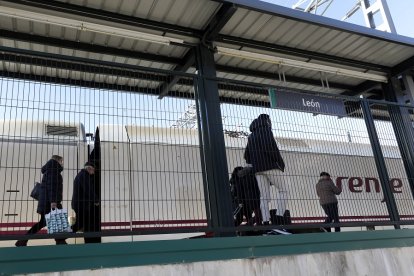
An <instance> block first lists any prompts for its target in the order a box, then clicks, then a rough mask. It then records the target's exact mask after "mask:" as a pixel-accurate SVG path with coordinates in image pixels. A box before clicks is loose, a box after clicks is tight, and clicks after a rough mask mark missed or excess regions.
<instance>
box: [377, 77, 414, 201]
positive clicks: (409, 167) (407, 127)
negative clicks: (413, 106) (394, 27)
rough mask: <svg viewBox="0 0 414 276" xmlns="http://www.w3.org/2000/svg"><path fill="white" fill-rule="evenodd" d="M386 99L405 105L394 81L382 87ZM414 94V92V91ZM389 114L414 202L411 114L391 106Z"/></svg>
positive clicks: (413, 137) (405, 109) (413, 144)
mask: <svg viewBox="0 0 414 276" xmlns="http://www.w3.org/2000/svg"><path fill="white" fill-rule="evenodd" d="M382 89H383V90H384V94H385V95H386V96H385V97H386V99H387V100H389V101H392V102H400V103H402V104H405V102H404V99H400V97H398V95H397V91H396V89H395V88H394V86H393V83H392V79H390V80H389V82H388V83H387V84H383V85H382ZM413 93H414V91H413ZM388 112H389V114H390V120H391V123H392V127H393V129H394V133H395V138H396V139H397V143H398V148H399V150H400V153H401V157H402V160H403V164H404V168H405V172H406V174H407V178H408V183H409V185H410V190H411V195H412V197H413V200H414V141H413V139H414V133H413V125H412V123H411V119H410V114H409V112H408V110H407V108H404V107H400V106H395V105H389V106H388Z"/></svg>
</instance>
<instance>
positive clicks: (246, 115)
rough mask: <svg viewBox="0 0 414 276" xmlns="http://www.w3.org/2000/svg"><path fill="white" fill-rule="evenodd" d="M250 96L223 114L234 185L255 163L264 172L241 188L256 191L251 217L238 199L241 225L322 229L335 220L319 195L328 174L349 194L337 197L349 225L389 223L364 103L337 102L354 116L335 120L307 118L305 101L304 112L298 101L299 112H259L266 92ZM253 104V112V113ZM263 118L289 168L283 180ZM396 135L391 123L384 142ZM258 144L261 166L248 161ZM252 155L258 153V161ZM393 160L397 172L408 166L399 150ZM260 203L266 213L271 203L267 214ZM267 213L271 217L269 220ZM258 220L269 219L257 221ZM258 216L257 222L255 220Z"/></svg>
mask: <svg viewBox="0 0 414 276" xmlns="http://www.w3.org/2000/svg"><path fill="white" fill-rule="evenodd" d="M246 91H249V93H250V96H249V95H246V97H245V98H243V97H241V98H240V99H239V103H238V102H237V101H236V102H235V103H234V104H222V106H221V110H222V114H223V125H224V129H225V131H224V132H225V141H226V147H227V159H228V167H229V178H233V179H234V178H236V175H235V171H237V170H240V168H237V167H244V168H246V167H249V166H252V165H253V167H255V164H252V163H256V165H257V166H258V167H260V168H259V169H258V170H257V169H256V170H254V172H253V177H251V178H250V180H249V181H250V183H248V184H247V183H242V184H240V185H241V186H243V185H244V186H243V187H249V188H244V189H245V191H244V194H242V195H241V196H242V197H243V196H244V197H245V198H246V202H245V203H244V205H247V209H248V210H247V211H246V212H245V213H243V211H240V207H241V206H243V200H240V198H239V199H237V195H236V199H235V207H234V208H235V210H236V211H235V219H236V220H237V219H238V221H237V222H236V224H239V223H242V224H247V225H248V224H250V225H256V224H260V223H261V221H262V220H264V221H268V220H270V223H272V224H276V225H284V227H286V228H289V226H292V225H296V226H297V225H301V227H306V225H309V227H311V226H310V225H313V227H314V226H315V224H319V225H320V226H322V224H321V223H323V222H325V220H326V219H327V216H326V212H324V208H323V206H321V205H324V204H325V203H327V202H328V201H330V202H331V201H332V202H334V201H335V200H334V199H326V198H325V199H324V198H323V197H324V196H322V197H321V196H320V195H318V193H317V183H318V181H319V180H320V173H321V172H328V173H329V174H330V178H331V180H332V182H333V184H334V185H335V186H337V187H339V188H341V189H342V193H341V194H340V195H337V196H336V197H337V200H338V208H339V220H340V222H341V223H342V224H344V225H347V226H357V225H358V224H360V223H369V222H385V223H387V222H389V215H388V211H387V208H386V204H385V203H384V202H383V201H382V199H383V193H382V190H381V186H380V182H379V176H378V173H377V170H376V166H375V160H374V156H373V153H372V148H371V145H370V141H369V137H368V132H367V129H366V126H365V122H364V118H363V116H362V112H361V106H360V104H359V102H358V101H351V100H343V99H341V98H340V97H338V98H336V100H337V101H340V102H342V103H343V104H344V107H345V108H346V115H340V116H338V115H335V114H334V113H332V114H317V113H311V112H303V110H301V107H300V106H299V105H300V104H302V103H303V102H302V103H301V101H302V100H301V98H300V99H299V104H298V103H297V102H295V101H293V100H292V101H291V106H289V105H287V106H285V109H280V108H278V109H272V108H270V106H269V103H268V102H266V101H264V102H263V103H262V106H260V105H258V104H257V99H258V96H257V95H264V94H265V93H266V91H263V88H261V87H254V86H246V87H244V92H246ZM226 93H231V92H229V91H227V92H226ZM234 93H236V92H234ZM275 93H276V95H278V93H279V90H277V89H276V92H275ZM280 93H281V94H283V93H284V91H283V90H280ZM299 95H300V94H299ZM249 97H250V98H249ZM276 97H278V96H276ZM332 98H333V99H334V97H332ZM249 102H251V106H248V105H249ZM254 105H256V106H254ZM260 114H267V115H269V118H270V120H271V131H272V134H271V135H272V136H273V137H274V141H275V144H276V145H277V147H278V149H279V151H280V154H281V156H282V158H283V161H284V164H285V169H284V171H283V172H282V171H281V170H280V169H278V168H277V167H278V164H277V163H280V162H278V161H277V160H275V159H272V158H271V157H269V155H273V156H275V155H276V154H277V149H275V148H272V146H271V143H272V141H270V140H269V139H270V138H269V137H266V134H265V132H264V131H263V128H265V126H263V124H262V125H260V122H258V121H260ZM391 132H392V129H390V123H387V128H386V129H383V131H382V132H380V138H381V140H384V139H388V138H389V136H390V135H391ZM255 133H256V134H255ZM273 137H272V138H273ZM255 139H256V140H257V141H256V143H257V145H256V147H255V151H256V155H257V157H256V159H257V160H246V159H247V158H246V154H247V153H246V152H248V151H249V150H248V149H246V146H247V145H248V144H249V143H251V144H254V142H253V141H254V140H255ZM250 140H252V141H250ZM249 141H250V142H249ZM250 152H252V150H250ZM252 154H254V152H253V153H250V155H252ZM385 158H386V162H387V164H389V165H390V166H394V167H395V166H399V165H400V163H401V159H398V158H399V157H398V147H397V146H395V145H392V146H391V145H390V148H389V151H388V152H387V153H386V154H385ZM250 159H252V158H250ZM249 163H250V164H249ZM395 168H397V167H395ZM253 169H255V168H253ZM401 173H403V172H402V171H401V168H399V169H396V171H395V173H394V175H393V177H394V178H398V177H400V178H401ZM400 178H398V179H400ZM255 180H256V181H255ZM393 181H399V180H393ZM245 182H248V181H247V180H246V181H245ZM254 182H256V183H254ZM261 182H262V183H261ZM261 185H262V187H260V186H261ZM259 191H260V192H261V193H259ZM263 194H265V195H267V197H266V196H263ZM259 196H261V200H262V202H263V201H264V202H265V203H264V205H265V206H263V203H262V206H261V200H259ZM239 197H240V196H239ZM240 202H242V204H239V203H240ZM278 208H282V209H281V210H282V211H281V212H278V210H277V209H278ZM245 209H246V208H245ZM260 209H261V210H260ZM241 210H242V209H241ZM269 210H270V212H269ZM263 212H268V214H267V215H263ZM258 213H259V214H260V213H261V216H262V217H261V218H260V219H255V218H254V217H255V216H256V217H257V216H258ZM237 214H238V216H239V217H237ZM246 216H247V217H246ZM250 216H253V218H252V219H250ZM283 216H284V217H283ZM242 217H243V219H241V218H242ZM242 221H243V222H242ZM349 229H355V228H349Z"/></svg>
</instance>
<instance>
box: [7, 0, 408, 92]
mask: <svg viewBox="0 0 414 276" xmlns="http://www.w3.org/2000/svg"><path fill="white" fill-rule="evenodd" d="M224 2H227V3H234V4H235V5H236V6H237V10H236V12H235V13H234V14H232V16H231V18H230V20H229V21H228V22H227V23H226V24H225V25H224V27H223V28H222V29H221V31H220V32H219V35H218V37H217V39H215V42H214V43H215V44H216V45H218V46H225V47H228V48H232V49H238V50H244V51H250V52H254V53H261V54H268V55H273V56H277V57H281V58H288V59H294V60H298V61H303V62H312V63H314V64H323V65H330V66H336V67H339V68H344V69H352V70H354V71H358V72H364V73H376V74H381V73H379V71H380V70H382V69H381V68H386V67H393V66H395V65H397V64H399V63H400V62H402V61H404V60H407V59H408V58H410V57H413V56H414V39H410V38H406V37H402V36H397V35H392V34H385V33H383V32H380V31H376V30H371V29H368V28H365V27H362V26H356V25H353V24H349V23H344V22H340V21H336V20H332V19H327V18H323V17H320V16H315V15H311V14H306V13H302V12H298V11H294V10H291V9H288V8H284V7H280V6H276V5H273V4H269V3H264V2H261V1H258V0H229V1H210V0H145V1H136V0H121V1H112V0H53V1H40V0H39V1H18V0H16V1H2V5H7V6H9V7H20V8H25V9H26V10H29V11H35V12H41V13H44V14H50V15H60V16H63V17H67V18H71V19H77V20H86V21H90V22H94V23H100V24H103V23H104V24H105V25H108V26H113V27H118V28H125V29H127V30H135V31H139V32H145V33H149V34H156V35H160V36H166V37H173V38H180V39H183V40H185V41H186V42H188V43H194V42H198V41H199V39H200V37H196V36H194V35H193V34H191V32H188V34H183V33H178V32H174V31H172V30H171V29H168V28H167V29H166V30H165V31H161V30H160V29H159V28H158V29H157V28H155V27H154V28H151V24H148V25H145V24H144V25H143V24H138V23H137V24H134V23H133V21H130V22H126V21H127V20H125V22H122V20H118V19H117V20H115V19H114V20H110V16H108V15H105V16H106V17H105V16H104V17H99V16H100V14H99V12H100V11H102V12H103V13H104V12H111V13H113V14H117V15H122V16H129V17H131V18H137V19H140V20H141V19H142V20H144V19H145V20H150V21H151V22H158V23H160V24H161V23H162V24H170V25H169V26H170V27H171V26H173V27H174V26H176V28H188V29H189V30H195V31H198V32H200V33H202V32H203V30H204V29H205V28H206V27H207V25H208V24H209V22H210V21H211V20H212V18H214V16H215V14H216V13H217V12H218V11H219V10H220V8H222V7H223V3H224ZM42 3H43V4H44V3H48V4H50V3H52V5H54V4H56V3H59V4H60V5H66V4H70V5H74V6H73V7H75V10H76V11H77V13H76V12H75V13H74V12H73V11H72V12H71V11H69V10H67V12H64V9H63V8H61V9H56V10H53V9H45V8H44V7H46V6H45V5H43V4H42ZM53 3H54V4H53ZM42 5H43V6H42ZM76 7H79V8H76ZM86 8H92V9H96V10H95V11H96V12H97V15H96V17H87V16H85V15H88V13H87V12H89V11H88V10H85V11H82V9H86ZM82 12H84V14H85V15H83V13H82ZM102 18H106V20H104V19H102ZM102 22H103V23H102ZM131 22H132V23H131ZM0 26H1V29H2V30H9V31H13V32H17V33H21V34H31V35H38V36H41V37H45V39H47V38H55V39H62V40H66V41H71V42H79V43H84V44H89V45H99V46H102V47H107V48H108V49H120V50H128V51H131V52H136V53H140V54H142V53H144V54H146V53H148V54H152V55H158V56H160V57H161V60H158V61H156V62H155V61H145V60H144V59H143V58H140V57H138V58H135V57H131V56H129V57H126V56H122V55H120V54H118V53H113V54H111V53H99V52H93V51H88V50H86V49H74V48H73V46H71V47H69V46H67V47H66V46H65V45H64V44H62V45H60V46H56V45H41V44H42V43H41V42H39V41H37V42H33V41H32V42H30V41H26V42H24V41H22V40H24V39H13V38H10V37H8V38H7V37H1V36H0V45H1V46H7V47H14V48H19V49H28V50H34V51H39V52H44V53H55V54H61V55H67V56H74V57H84V58H88V59H96V60H103V61H110V62H116V63H121V64H122V63H124V64H131V65H137V66H143V67H150V68H157V69H166V70H172V69H173V68H174V67H175V66H174V65H173V64H171V62H163V60H162V58H163V57H166V58H167V57H170V58H176V59H181V58H183V57H184V56H185V55H186V53H187V52H188V49H189V48H188V46H185V47H183V46H179V45H161V44H157V43H150V42H145V41H142V40H138V39H132V38H126V37H120V36H114V35H109V34H102V33H97V32H92V31H89V30H76V29H74V28H67V27H64V26H57V25H53V24H46V23H41V22H35V21H33V20H29V19H22V18H13V19H12V18H10V17H6V16H0ZM229 38H231V39H230V40H229ZM232 39H235V40H232ZM238 41H249V42H252V44H249V45H245V44H242V43H239V42H238ZM255 43H257V44H258V45H260V44H262V43H264V44H266V45H273V46H275V47H274V48H273V49H267V48H266V47H256V44H255ZM247 44H248V43H247ZM298 51H299V52H298ZM306 53H311V54H312V57H309V56H307V54H306ZM318 56H320V57H323V58H320V59H318ZM215 58H216V62H217V64H218V65H221V66H227V67H230V68H235V70H234V72H228V70H227V71H224V70H223V71H220V68H219V70H218V76H219V77H223V78H229V79H234V80H241V81H249V82H254V83H259V84H268V85H278V86H284V87H288V88H293V89H304V90H310V91H316V92H327V93H333V94H339V93H342V92H345V91H347V89H346V88H338V87H330V88H329V90H327V88H326V87H323V86H322V85H318V81H320V83H322V81H321V74H320V72H317V71H313V70H309V69H303V68H293V67H287V66H284V68H283V72H284V73H285V74H286V82H284V81H281V80H279V70H280V69H279V68H277V66H275V65H274V64H269V63H266V62H262V61H252V60H247V59H243V58H240V57H228V56H223V55H220V54H216V55H215ZM341 58H342V59H344V60H345V59H346V61H351V64H347V62H344V63H342V64H341V62H336V61H337V59H341ZM352 62H355V64H353V63H352ZM360 63H367V64H368V65H369V64H372V65H373V67H376V66H377V65H378V69H375V70H374V69H370V70H367V69H366V68H363V67H360V66H359V65H358V64H360ZM33 66H34V65H33ZM3 67H4V68H5V66H4V65H3ZM21 68H24V67H21ZM237 68H240V69H245V70H251V71H257V72H263V73H270V74H274V76H275V77H274V78H269V77H261V76H260V74H258V75H257V76H252V75H250V74H246V73H242V72H238V71H237ZM25 70H26V69H25ZM191 70H193V69H191ZM41 71H42V70H40V71H39V68H36V67H33V68H31V69H30V70H26V71H25V73H30V72H32V73H33V72H41ZM51 72H53V71H51ZM56 72H58V71H56ZM73 75H76V74H73ZM383 75H386V73H385V72H384V73H383ZM267 76H269V75H267ZM270 76H271V75H270ZM88 78H91V77H88ZM300 78H302V79H309V80H310V81H311V82H310V83H313V84H309V83H307V84H304V83H300V81H298V79H299V80H300ZM323 78H326V79H327V80H328V83H329V82H331V83H334V84H335V83H337V84H340V85H342V87H345V86H347V87H354V86H357V85H359V84H361V83H363V82H364V80H363V79H357V78H353V77H344V76H338V75H333V74H325V76H323ZM312 81H313V82H312ZM180 89H182V88H180ZM221 93H224V94H225V93H227V92H224V91H222V92H221Z"/></svg>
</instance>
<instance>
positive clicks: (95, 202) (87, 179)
mask: <svg viewBox="0 0 414 276" xmlns="http://www.w3.org/2000/svg"><path fill="white" fill-rule="evenodd" d="M98 208H99V196H98V194H97V191H96V187H95V165H94V164H93V163H91V162H86V164H85V166H84V168H83V169H82V170H81V171H80V172H79V173H78V175H77V176H76V178H75V180H74V183H73V196H72V209H73V210H74V211H75V213H76V222H75V224H74V225H73V226H72V230H73V232H77V231H79V230H83V232H84V233H87V232H98V231H99V217H98V216H99V212H98ZM84 239H85V243H98V242H99V240H100V239H99V237H97V238H95V237H94V238H86V237H85V238H84Z"/></svg>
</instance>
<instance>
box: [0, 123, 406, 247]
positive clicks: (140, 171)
mask: <svg viewBox="0 0 414 276" xmlns="http://www.w3.org/2000/svg"><path fill="white" fill-rule="evenodd" d="M0 129H1V130H2V131H1V133H3V134H2V136H1V143H0V152H1V154H0V156H1V163H0V177H1V179H2V185H1V188H0V190H1V193H2V198H0V214H1V220H0V233H1V234H17V233H24V231H26V230H27V229H28V228H29V227H30V226H31V225H32V224H33V222H35V221H37V219H38V216H37V215H36V213H35V210H36V206H37V202H35V201H34V200H32V199H31V198H30V197H29V193H30V191H31V189H32V187H33V184H34V182H35V181H40V179H41V173H40V168H41V166H42V165H43V164H44V163H45V162H46V161H47V160H48V159H49V158H50V156H51V155H52V154H58V155H62V156H63V157H64V171H63V173H62V175H63V178H64V187H65V188H64V207H66V208H67V209H68V210H70V199H71V196H72V183H73V179H74V177H75V176H76V174H77V172H78V171H79V170H80V169H81V168H82V165H83V164H84V163H85V162H86V161H87V159H88V154H89V153H90V151H91V147H92V144H91V143H90V142H88V141H87V139H86V134H85V130H84V127H83V125H82V124H63V123H61V122H53V121H49V122H40V121H37V122H36V121H3V122H0ZM99 131H100V147H101V200H102V201H101V211H102V226H103V230H123V231H131V230H134V229H141V230H142V229H154V228H160V227H162V228H164V229H167V230H168V229H176V228H182V227H186V228H189V227H200V226H206V225H207V222H206V207H205V200H204V198H205V194H204V188H203V178H202V167H201V161H200V146H199V140H198V137H199V135H198V131H197V130H189V129H179V128H157V127H147V126H130V125H127V126H121V125H100V126H99ZM276 139H277V141H278V144H279V146H280V148H281V151H282V155H283V157H284V159H285V163H286V171H285V173H284V176H283V178H284V182H285V185H286V187H287V190H288V192H289V203H288V209H289V210H290V211H291V215H292V217H293V222H294V223H313V222H320V221H322V219H323V216H324V214H323V211H322V209H321V208H320V206H319V203H318V200H317V196H316V192H315V184H316V182H317V180H318V175H319V173H320V172H321V171H328V172H329V173H330V174H331V175H332V176H333V178H334V181H336V182H337V184H338V185H342V187H343V193H342V194H341V195H340V196H339V200H340V201H339V208H340V216H341V219H342V221H387V220H388V215H387V209H386V205H385V203H382V202H381V200H382V198H383V194H382V191H381V187H380V185H379V181H378V173H377V171H376V167H375V162H374V159H373V156H372V151H371V147H370V145H369V144H362V143H346V142H334V141H317V140H310V139H308V140H305V139H290V138H281V137H276ZM225 142H226V150H227V161H228V168H229V171H230V173H231V171H232V169H233V168H234V167H235V166H240V165H244V160H243V152H244V147H245V145H246V142H247V139H244V138H232V137H230V136H227V135H226V136H225ZM383 153H384V156H385V158H386V164H387V168H388V173H389V175H390V178H392V180H391V183H390V185H392V188H393V190H394V195H395V198H396V200H397V205H398V208H399V212H400V215H401V217H402V219H407V220H411V219H413V217H414V203H413V199H412V196H411V191H410V188H409V185H408V182H407V179H406V174H405V172H404V167H403V164H402V160H401V156H400V154H399V150H398V148H397V147H395V146H383ZM69 213H70V211H69ZM108 240H114V238H108Z"/></svg>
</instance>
